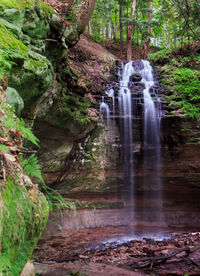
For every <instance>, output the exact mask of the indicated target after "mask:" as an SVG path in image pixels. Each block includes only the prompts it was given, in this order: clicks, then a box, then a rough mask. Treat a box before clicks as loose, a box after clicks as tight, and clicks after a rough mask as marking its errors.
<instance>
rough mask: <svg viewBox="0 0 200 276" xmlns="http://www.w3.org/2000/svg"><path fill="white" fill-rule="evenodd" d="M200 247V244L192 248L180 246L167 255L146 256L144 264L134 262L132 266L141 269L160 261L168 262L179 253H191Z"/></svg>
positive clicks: (157, 263)
mask: <svg viewBox="0 0 200 276" xmlns="http://www.w3.org/2000/svg"><path fill="white" fill-rule="evenodd" d="M198 249H200V245H197V246H194V247H192V248H190V247H189V246H187V247H184V248H180V249H178V250H176V251H174V252H172V253H171V254H169V255H167V256H159V257H154V258H145V259H143V260H141V262H144V263H142V264H133V265H132V266H131V267H132V268H133V269H140V268H145V267H148V266H150V267H151V268H152V267H153V266H156V265H159V264H160V263H163V262H166V261H167V260H169V259H171V258H172V257H174V256H176V255H178V254H179V253H181V252H185V253H186V254H187V255H189V254H190V253H193V252H195V251H196V250H198ZM191 261H192V260H191ZM192 262H193V261H192Z"/></svg>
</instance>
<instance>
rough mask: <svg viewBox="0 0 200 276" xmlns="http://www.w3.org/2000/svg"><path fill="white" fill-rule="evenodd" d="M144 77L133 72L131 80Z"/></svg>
mask: <svg viewBox="0 0 200 276" xmlns="http://www.w3.org/2000/svg"><path fill="white" fill-rule="evenodd" d="M141 79H142V75H141V74H140V73H133V74H132V76H131V77H130V81H132V82H139V81H141Z"/></svg>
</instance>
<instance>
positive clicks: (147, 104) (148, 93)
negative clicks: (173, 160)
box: [140, 60, 162, 222]
mask: <svg viewBox="0 0 200 276" xmlns="http://www.w3.org/2000/svg"><path fill="white" fill-rule="evenodd" d="M142 63H143V65H144V68H143V70H141V72H140V73H141V75H142V80H141V81H142V82H143V83H144V84H145V89H144V91H143V95H144V114H143V124H144V126H143V135H144V138H143V186H144V198H143V209H144V213H145V210H146V209H147V208H148V209H149V210H150V209H152V210H150V211H151V213H152V216H154V219H155V220H157V221H158V222H159V221H160V220H161V207H162V206H161V200H162V187H161V186H162V183H161V147H160V131H161V116H162V112H161V102H160V99H159V97H158V95H157V94H156V93H154V91H153V87H154V85H155V81H154V77H153V69H152V67H151V65H150V63H149V61H147V60H142ZM150 179H152V180H151V181H150ZM152 191H154V193H156V198H155V200H154V202H153V203H152V204H149V198H150V194H151V193H152ZM143 219H144V220H147V218H146V215H143Z"/></svg>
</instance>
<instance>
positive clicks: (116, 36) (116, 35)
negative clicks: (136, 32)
mask: <svg viewBox="0 0 200 276" xmlns="http://www.w3.org/2000/svg"><path fill="white" fill-rule="evenodd" d="M114 29H115V31H114V33H115V39H117V38H118V34H117V8H116V7H115V28H114Z"/></svg>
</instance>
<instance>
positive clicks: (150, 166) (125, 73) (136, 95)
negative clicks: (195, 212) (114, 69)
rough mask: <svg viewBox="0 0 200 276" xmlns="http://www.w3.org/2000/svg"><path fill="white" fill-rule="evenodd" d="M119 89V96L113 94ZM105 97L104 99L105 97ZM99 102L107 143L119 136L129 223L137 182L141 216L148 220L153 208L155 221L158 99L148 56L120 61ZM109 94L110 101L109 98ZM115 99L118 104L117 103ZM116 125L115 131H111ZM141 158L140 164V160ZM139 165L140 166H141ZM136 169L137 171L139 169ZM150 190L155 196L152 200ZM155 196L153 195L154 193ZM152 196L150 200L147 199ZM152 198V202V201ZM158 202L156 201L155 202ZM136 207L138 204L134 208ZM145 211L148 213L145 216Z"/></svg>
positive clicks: (158, 177)
mask: <svg viewBox="0 0 200 276" xmlns="http://www.w3.org/2000/svg"><path fill="white" fill-rule="evenodd" d="M117 92H118V96H115V94H116V93H117ZM104 97H106V103H105V99H104ZM104 97H103V98H102V102H101V104H100V114H103V117H104V118H106V122H107V129H108V131H109V129H110V132H109V141H110V146H111V147H112V146H113V143H114V141H113V140H112V137H114V136H115V137H114V138H116V136H117V135H119V136H120V144H119V148H120V150H121V151H120V152H121V154H120V155H119V158H121V163H122V167H123V179H124V180H123V189H122V191H123V193H124V194H125V198H126V199H127V202H126V206H129V207H130V208H129V211H130V213H131V217H130V223H132V221H135V216H138V214H136V212H137V211H136V209H138V208H140V209H141V206H139V207H137V206H136V205H137V204H136V203H135V195H136V192H137V189H136V186H141V185H143V187H142V188H141V187H139V188H140V189H141V190H142V195H143V205H142V208H143V210H142V214H143V215H142V218H141V217H140V219H142V220H143V221H148V220H149V213H150V216H151V210H153V211H152V212H153V214H154V217H156V221H158V220H160V216H161V215H160V214H161V212H160V211H159V210H160V207H161V206H158V205H155V204H154V201H155V202H161V197H162V195H161V194H162V192H161V191H162V189H161V186H162V183H161V173H160V171H161V145H160V132H161V116H162V112H161V100H160V98H159V93H158V90H157V88H156V82H155V81H154V72H153V68H152V67H151V65H150V62H149V61H147V60H137V61H131V62H128V63H126V64H125V63H121V66H120V67H119V68H118V83H117V84H114V85H113V86H112V84H109V85H108V89H107V90H106V91H105V96H104ZM111 98H112V101H111V100H110V99H111ZM117 101H118V105H117V104H116V103H117ZM116 129H118V134H116V135H115V134H114V132H115V131H116ZM141 160H142V164H141ZM141 168H142V170H141ZM138 171H139V173H138ZM141 171H142V179H143V181H142V184H141V183H140V182H141V180H140V182H139V183H136V178H137V175H140V173H141ZM140 178H141V176H140ZM152 194H153V196H154V200H152ZM154 194H156V195H157V197H156V198H155V195H154ZM150 198H151V200H150ZM152 202H153V203H152ZM156 204H157V203H156ZM136 207H137V208H136ZM146 213H148V215H147V216H146Z"/></svg>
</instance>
